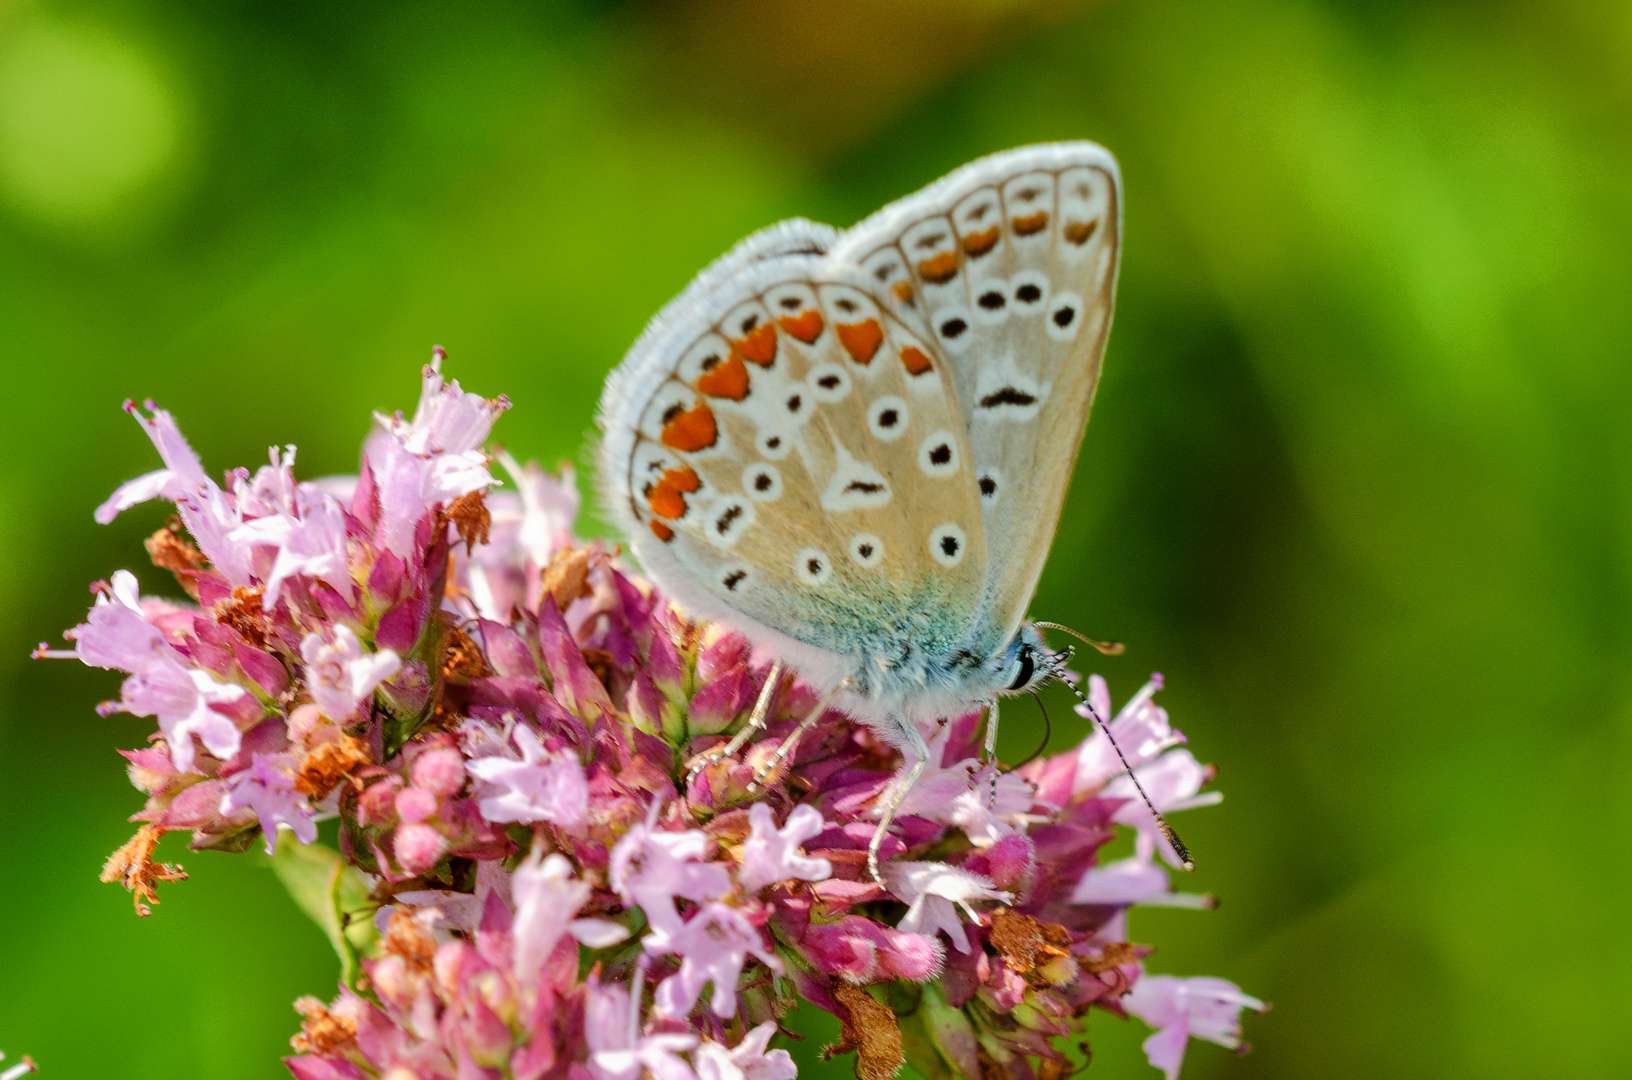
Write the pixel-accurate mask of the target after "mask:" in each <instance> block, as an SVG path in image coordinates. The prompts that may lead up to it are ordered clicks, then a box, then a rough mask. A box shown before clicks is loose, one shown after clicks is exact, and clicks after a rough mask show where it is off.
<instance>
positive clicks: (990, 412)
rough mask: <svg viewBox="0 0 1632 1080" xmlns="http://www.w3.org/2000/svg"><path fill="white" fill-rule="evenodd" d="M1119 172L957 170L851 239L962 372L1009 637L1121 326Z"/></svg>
mask: <svg viewBox="0 0 1632 1080" xmlns="http://www.w3.org/2000/svg"><path fill="white" fill-rule="evenodd" d="M1120 234H1121V189H1120V182H1119V179H1118V174H1117V171H1116V166H1115V162H1114V161H1113V160H1112V159H1111V157H1110V155H1109V154H1107V153H1106V152H1105V151H1104V150H1102V149H1101V148H1099V147H1097V146H1093V145H1092V144H1065V145H1062V146H1057V147H1035V148H1028V149H1026V150H1021V151H1015V152H1012V153H1010V154H1004V155H998V156H996V157H994V158H990V159H987V160H986V161H983V162H976V163H975V164H973V165H971V166H968V167H966V168H965V169H962V170H959V171H958V172H957V173H954V174H953V175H952V176H950V177H948V178H947V179H946V180H943V181H941V182H940V183H939V184H937V185H935V186H934V187H933V188H931V189H928V190H926V191H925V192H921V193H919V194H918V195H915V196H911V197H909V198H908V199H905V200H902V202H900V203H897V204H895V205H893V206H891V207H888V208H886V209H885V210H883V211H881V212H880V213H879V214H878V215H875V217H874V218H872V219H869V221H867V222H863V223H862V224H861V225H858V226H857V227H856V228H855V229H853V230H851V231H849V232H847V233H845V234H844V237H843V239H842V240H841V242H840V245H839V246H838V247H837V248H836V249H835V250H834V252H833V253H832V254H831V255H830V256H829V257H830V258H836V259H846V260H853V261H854V262H856V263H859V264H860V265H861V266H862V267H863V268H864V270H865V272H866V273H867V274H868V275H869V279H870V281H871V282H876V290H875V291H876V292H877V293H878V294H879V295H880V296H881V297H882V298H883V302H884V303H885V305H886V306H887V307H888V308H889V309H890V310H891V312H892V313H894V314H895V315H896V316H897V317H898V318H900V319H901V320H902V321H903V323H904V324H906V325H909V326H912V327H914V328H915V329H916V330H917V331H918V332H919V333H920V334H922V335H923V336H924V337H925V338H927V339H929V340H930V341H932V342H933V343H934V344H935V346H936V348H937V350H938V351H939V354H940V356H941V357H942V358H943V359H944V362H945V363H946V366H947V367H948V369H949V370H950V371H951V372H952V374H953V385H954V390H955V393H956V396H957V399H958V402H959V406H960V409H961V414H962V418H963V422H964V425H965V428H966V431H967V433H968V440H969V443H970V445H971V447H972V450H973V455H974V457H973V469H972V472H971V476H972V478H973V479H974V481H975V482H976V483H977V484H978V485H979V491H980V498H981V503H982V506H983V511H984V521H985V526H986V528H985V533H986V549H987V558H988V560H989V570H988V574H987V579H986V582H985V603H986V605H987V608H986V610H987V612H988V615H989V618H990V620H991V623H992V624H993V628H994V630H998V631H999V634H998V636H999V637H1000V638H1001V639H1002V640H1007V636H1008V635H1011V634H1012V633H1013V632H1014V631H1015V629H1017V627H1018V626H1019V623H1020V621H1021V620H1022V619H1023V618H1024V616H1025V611H1026V607H1027V606H1028V605H1029V604H1030V602H1031V596H1032V593H1033V591H1034V590H1035V588H1036V585H1037V578H1038V575H1040V574H1041V572H1042V568H1043V562H1044V560H1045V559H1046V558H1047V555H1048V549H1049V546H1050V544H1051V543H1052V541H1053V537H1054V530H1055V528H1056V526H1057V525H1058V523H1059V518H1060V510H1061V506H1062V504H1063V502H1064V499H1065V492H1066V488H1067V487H1068V485H1069V483H1070V479H1071V471H1072V466H1073V463H1074V462H1075V460H1076V456H1077V448H1078V445H1079V444H1080V443H1081V441H1082V434H1083V430H1084V428H1085V426H1086V425H1087V422H1088V411H1089V407H1090V405H1091V404H1092V402H1093V396H1094V388H1095V386H1096V385H1097V383H1098V381H1099V372H1100V364H1101V360H1102V358H1103V355H1104V349H1105V339H1106V335H1107V333H1108V332H1109V329H1110V321H1111V310H1112V304H1113V301H1114V294H1115V288H1116V269H1117V261H1118V255H1119V250H1120V240H1121V238H1120Z"/></svg>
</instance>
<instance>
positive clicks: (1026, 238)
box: [1003, 172, 1054, 250]
mask: <svg viewBox="0 0 1632 1080" xmlns="http://www.w3.org/2000/svg"><path fill="white" fill-rule="evenodd" d="M1003 206H1004V209H1006V210H1007V211H1008V213H1009V230H1010V232H1011V234H1012V239H1013V243H1014V246H1015V247H1016V248H1018V249H1022V250H1023V249H1025V248H1028V247H1031V246H1033V245H1037V244H1044V245H1046V244H1048V243H1049V242H1050V241H1051V240H1052V239H1053V229H1052V228H1051V226H1052V225H1053V224H1054V177H1053V176H1052V175H1051V174H1049V173H1045V172H1034V173H1026V174H1025V175H1023V176H1017V177H1015V178H1014V179H1013V180H1010V181H1009V182H1008V183H1006V184H1004V185H1003Z"/></svg>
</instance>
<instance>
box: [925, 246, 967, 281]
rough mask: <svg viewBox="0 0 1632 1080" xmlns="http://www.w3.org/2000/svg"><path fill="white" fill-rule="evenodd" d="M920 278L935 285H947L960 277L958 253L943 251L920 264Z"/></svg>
mask: <svg viewBox="0 0 1632 1080" xmlns="http://www.w3.org/2000/svg"><path fill="white" fill-rule="evenodd" d="M918 276H919V277H921V278H923V279H924V280H925V281H928V282H931V283H933V284H935V285H945V284H946V283H947V282H948V281H951V280H952V279H953V278H955V277H957V276H958V253H957V252H956V251H943V252H941V253H940V254H939V255H935V256H932V257H931V258H928V259H925V260H924V261H923V262H921V263H919V264H918Z"/></svg>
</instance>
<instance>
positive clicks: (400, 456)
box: [363, 357, 510, 558]
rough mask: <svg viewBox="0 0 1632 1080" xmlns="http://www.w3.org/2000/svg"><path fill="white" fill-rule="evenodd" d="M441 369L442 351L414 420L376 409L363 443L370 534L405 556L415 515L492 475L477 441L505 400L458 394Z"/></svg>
mask: <svg viewBox="0 0 1632 1080" xmlns="http://www.w3.org/2000/svg"><path fill="white" fill-rule="evenodd" d="M440 368H441V358H440V357H437V359H436V360H435V361H433V362H432V363H430V364H428V365H426V367H425V369H424V377H423V381H422V383H421V386H420V394H419V407H418V408H417V409H416V410H415V411H414V418H413V420H412V421H405V420H403V418H402V416H401V414H400V413H399V414H397V415H395V416H383V415H380V414H375V420H376V421H378V423H379V425H380V426H379V428H378V429H377V430H376V431H375V432H374V433H373V434H372V435H370V436H369V437H368V440H367V442H366V443H365V444H364V447H363V457H364V459H365V460H366V461H367V463H368V468H369V471H370V473H371V474H372V475H373V478H374V490H375V493H376V495H377V496H378V499H379V508H380V516H379V523H378V527H377V529H376V530H375V532H376V538H377V540H378V541H379V543H380V544H381V546H383V547H384V548H386V550H388V551H390V552H392V553H394V554H396V555H398V556H401V557H405V558H406V557H407V556H408V555H409V554H410V553H412V552H414V551H415V549H416V545H415V541H414V531H415V529H416V528H417V527H418V525H419V521H420V519H421V518H423V517H424V516H425V515H426V514H427V513H429V512H430V510H431V509H432V508H433V507H435V506H438V505H446V504H447V503H450V502H452V501H453V500H455V499H457V498H459V497H460V496H461V495H468V494H469V493H470V492H472V491H480V490H483V489H485V488H488V487H491V486H492V485H493V484H494V483H495V482H496V481H495V480H494V479H493V474H492V473H490V472H489V471H488V468H487V457H486V455H484V454H483V453H482V452H481V450H479V449H478V447H480V446H481V445H482V443H484V442H486V441H487V436H488V434H489V433H490V432H491V431H492V429H493V421H494V419H495V418H496V417H497V416H498V415H499V413H501V412H503V411H504V410H505V409H507V408H509V407H510V403H509V402H508V401H507V400H505V399H504V398H499V399H497V400H495V401H488V400H486V399H484V398H482V397H481V396H480V395H478V394H467V393H464V392H463V391H461V390H460V389H459V383H458V382H457V381H454V382H451V383H444V382H443V380H442V375H441V371H440Z"/></svg>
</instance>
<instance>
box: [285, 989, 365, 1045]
mask: <svg viewBox="0 0 1632 1080" xmlns="http://www.w3.org/2000/svg"><path fill="white" fill-rule="evenodd" d="M295 1011H296V1012H298V1013H299V1014H300V1015H301V1017H302V1019H301V1024H300V1033H299V1034H298V1035H295V1036H293V1037H292V1038H291V1039H290V1040H289V1045H290V1046H292V1047H294V1048H295V1050H296V1051H298V1052H299V1053H302V1054H337V1053H342V1052H343V1051H344V1050H345V1049H346V1047H347V1046H348V1045H349V1044H350V1043H351V1042H352V1040H353V1039H355V1038H356V1036H357V1021H356V1020H355V1019H353V1018H351V1017H349V1016H341V1015H340V1014H338V1013H334V1012H330V1011H329V1007H328V1006H327V1005H325V1004H323V1003H322V1002H321V1001H319V1000H318V999H317V998H315V997H309V996H308V997H302V998H296V999H295Z"/></svg>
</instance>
